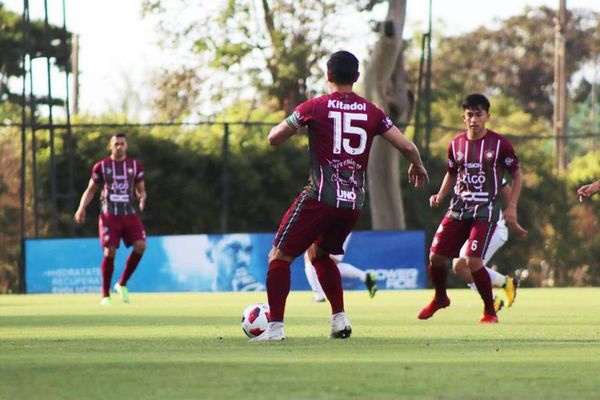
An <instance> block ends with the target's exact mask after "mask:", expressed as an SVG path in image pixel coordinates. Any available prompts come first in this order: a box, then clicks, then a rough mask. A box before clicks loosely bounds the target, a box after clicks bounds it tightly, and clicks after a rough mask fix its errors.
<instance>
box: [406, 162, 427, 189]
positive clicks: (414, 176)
mask: <svg viewBox="0 0 600 400" xmlns="http://www.w3.org/2000/svg"><path fill="white" fill-rule="evenodd" d="M408 181H409V182H410V183H414V184H415V187H421V186H423V185H424V184H425V183H427V182H429V175H428V174H427V170H426V169H425V167H424V166H423V165H419V166H417V165H415V164H412V163H411V164H410V166H409V167H408Z"/></svg>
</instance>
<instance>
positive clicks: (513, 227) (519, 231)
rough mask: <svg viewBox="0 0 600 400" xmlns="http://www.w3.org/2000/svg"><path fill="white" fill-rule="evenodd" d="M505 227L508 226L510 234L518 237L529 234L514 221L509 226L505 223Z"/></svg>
mask: <svg viewBox="0 0 600 400" xmlns="http://www.w3.org/2000/svg"><path fill="white" fill-rule="evenodd" d="M506 226H508V229H510V231H511V232H512V233H514V234H515V235H517V236H518V237H525V236H527V235H528V234H529V231H528V230H527V229H525V228H523V227H522V226H521V224H519V222H518V221H515V222H514V223H511V224H509V223H508V222H507V223H506Z"/></svg>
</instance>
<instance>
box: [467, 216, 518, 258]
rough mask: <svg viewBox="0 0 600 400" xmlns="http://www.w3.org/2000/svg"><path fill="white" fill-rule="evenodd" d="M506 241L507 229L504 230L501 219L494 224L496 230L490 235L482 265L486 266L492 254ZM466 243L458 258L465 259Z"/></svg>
mask: <svg viewBox="0 0 600 400" xmlns="http://www.w3.org/2000/svg"><path fill="white" fill-rule="evenodd" d="M507 240H508V229H507V228H506V224H505V223H504V220H503V219H500V220H498V223H497V224H496V229H494V233H493V234H492V238H491V240H490V243H489V244H488V247H487V250H486V251H485V254H484V256H483V265H487V264H488V263H489V262H490V260H491V259H492V257H493V256H494V254H496V252H497V251H498V249H499V248H500V247H502V246H504V243H506V241H507ZM467 242H468V241H466V242H465V244H463V247H462V248H461V249H460V255H459V257H460V258H465V257H466V254H467Z"/></svg>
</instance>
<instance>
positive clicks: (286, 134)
mask: <svg viewBox="0 0 600 400" xmlns="http://www.w3.org/2000/svg"><path fill="white" fill-rule="evenodd" d="M294 133H296V128H294V127H292V126H290V125H289V124H288V123H287V121H285V120H284V121H281V122H280V123H279V124H278V125H277V126H274V127H273V128H271V131H270V132H269V136H268V140H269V144H270V145H271V146H276V145H278V144H281V143H283V142H285V141H286V140H288V139H289V138H290V137H291V136H292V135H293V134H294Z"/></svg>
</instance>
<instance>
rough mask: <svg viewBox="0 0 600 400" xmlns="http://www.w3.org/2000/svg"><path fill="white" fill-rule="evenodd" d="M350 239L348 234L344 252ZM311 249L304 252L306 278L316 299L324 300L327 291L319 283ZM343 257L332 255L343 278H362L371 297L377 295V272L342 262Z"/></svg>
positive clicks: (317, 300)
mask: <svg viewBox="0 0 600 400" xmlns="http://www.w3.org/2000/svg"><path fill="white" fill-rule="evenodd" d="M349 240H350V235H348V238H347V239H346V241H345V242H344V252H345V251H346V248H347V246H348V241H349ZM310 251H311V249H310V248H309V249H308V250H307V251H306V252H305V253H304V273H305V274H306V280H307V281H308V284H309V285H310V288H311V289H312V291H313V296H314V300H315V301H316V302H323V301H325V292H324V291H323V288H322V287H321V284H320V283H319V278H318V276H317V271H316V270H315V267H314V265H312V263H311V262H310V259H311V258H312V257H311V254H310ZM313 256H314V255H313ZM343 258H344V255H343V254H342V255H333V254H332V255H331V259H332V260H333V262H335V264H336V265H337V267H338V269H339V270H340V276H341V277H342V278H348V279H358V280H360V281H361V282H362V283H364V284H365V286H366V287H367V290H368V292H369V297H371V298H373V297H375V293H377V284H376V283H375V274H373V273H370V272H366V271H363V270H362V269H360V268H356V267H355V266H354V265H352V264H348V263H345V262H342V260H343Z"/></svg>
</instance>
